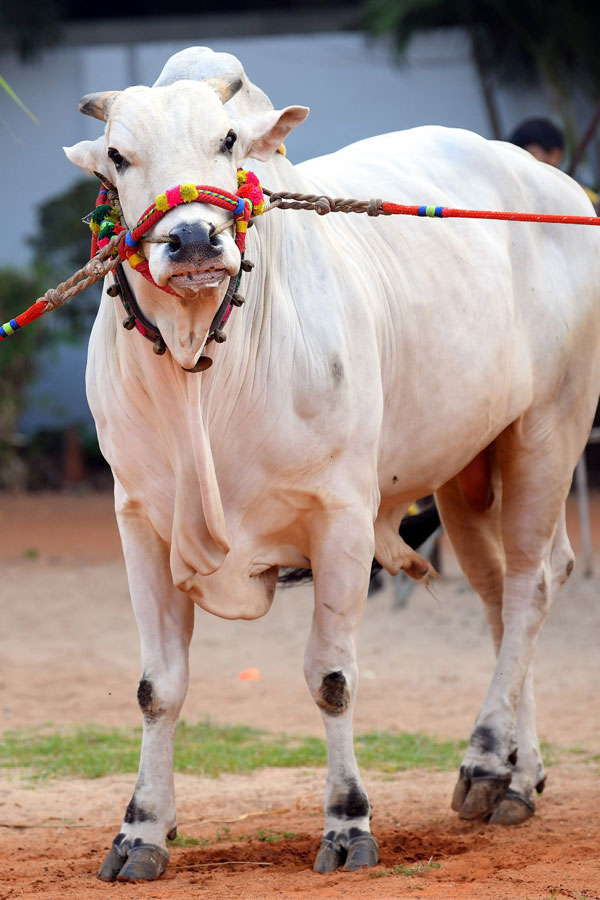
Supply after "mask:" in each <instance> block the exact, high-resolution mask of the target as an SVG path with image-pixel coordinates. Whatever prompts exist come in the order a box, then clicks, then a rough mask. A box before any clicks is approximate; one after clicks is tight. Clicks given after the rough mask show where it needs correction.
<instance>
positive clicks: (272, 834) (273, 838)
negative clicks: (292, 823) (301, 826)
mask: <svg viewBox="0 0 600 900" xmlns="http://www.w3.org/2000/svg"><path fill="white" fill-rule="evenodd" d="M256 837H257V838H258V840H259V841H265V842H266V843H275V842H277V841H285V840H291V838H295V837H298V835H297V834H296V833H295V832H293V831H273V829H272V828H259V829H258V830H257V832H256Z"/></svg>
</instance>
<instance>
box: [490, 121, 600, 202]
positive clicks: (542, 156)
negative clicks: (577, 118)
mask: <svg viewBox="0 0 600 900" xmlns="http://www.w3.org/2000/svg"><path fill="white" fill-rule="evenodd" d="M508 141H509V143H511V144H516V145H517V147H522V148H523V150H527V152H528V153H531V155H532V156H535V158H536V159H539V161H540V162H544V163H547V164H548V165H549V166H555V167H556V168H559V167H560V164H561V163H562V161H563V158H564V155H565V138H564V135H563V133H562V131H561V130H560V128H558V127H557V126H556V125H555V124H554V122H551V121H550V119H526V120H525V121H524V122H521V124H520V125H518V126H517V128H515V130H514V131H513V132H512V134H511V135H510V137H509V138H508ZM581 187H582V188H583V189H584V191H585V192H586V194H587V195H588V197H589V198H590V200H591V201H592V203H593V204H594V207H595V209H596V212H598V204H599V202H600V197H599V195H598V194H597V193H596V192H595V191H593V190H592V189H591V188H589V187H587V186H586V185H585V184H582V185H581Z"/></svg>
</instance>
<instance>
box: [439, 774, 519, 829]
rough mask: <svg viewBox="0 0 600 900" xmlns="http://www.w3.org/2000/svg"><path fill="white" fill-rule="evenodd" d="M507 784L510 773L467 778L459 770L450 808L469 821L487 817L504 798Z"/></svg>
mask: <svg viewBox="0 0 600 900" xmlns="http://www.w3.org/2000/svg"><path fill="white" fill-rule="evenodd" d="M509 784H510V775H508V776H497V775H496V776H494V775H489V776H488V775H485V776H478V777H477V778H468V777H467V775H466V773H464V772H463V771H462V770H461V774H460V777H459V779H458V783H457V785H456V787H455V788H454V795H453V797H452V809H453V810H454V811H455V812H457V813H458V814H459V816H460V818H461V819H466V820H467V821H469V822H471V821H474V820H475V819H488V818H489V817H490V816H491V815H492V813H493V812H494V810H495V809H496V807H498V806H499V805H500V803H501V802H502V800H503V799H504V797H505V795H506V792H507V790H508V785H509Z"/></svg>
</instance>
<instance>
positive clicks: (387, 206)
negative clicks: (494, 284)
mask: <svg viewBox="0 0 600 900" xmlns="http://www.w3.org/2000/svg"><path fill="white" fill-rule="evenodd" d="M427 210H429V212H427ZM433 210H434V211H433ZM381 211H382V212H384V213H387V214H388V215H392V216H426V217H431V218H437V219H499V220H501V221H507V222H548V223H550V224H553V225H600V217H598V216H556V215H542V214H537V213H517V212H492V211H490V210H485V209H452V208H451V207H449V206H402V205H400V204H397V203H382V204H381Z"/></svg>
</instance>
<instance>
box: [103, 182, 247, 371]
mask: <svg viewBox="0 0 600 900" xmlns="http://www.w3.org/2000/svg"><path fill="white" fill-rule="evenodd" d="M237 177H238V190H237V193H236V194H230V193H229V192H228V191H223V190H219V189H218V188H215V187H211V186H208V185H195V184H180V185H178V186H177V187H175V188H171V189H170V190H168V191H165V192H164V194H159V195H158V197H157V198H156V200H155V201H154V203H153V204H152V206H150V207H149V208H148V209H147V210H146V212H145V213H143V215H142V216H141V217H140V219H139V221H138V223H137V225H136V226H135V228H132V229H131V230H130V231H127V229H126V228H125V227H124V226H123V225H121V224H120V222H121V209H120V206H119V205H118V201H114V202H115V205H114V206H112V205H111V204H110V203H109V202H108V189H107V188H106V187H104V186H103V187H102V189H101V190H100V193H99V194H98V199H97V200H96V208H95V210H94V211H93V213H92V214H91V216H90V221H89V224H90V228H91V230H92V249H91V255H92V256H94V255H95V254H96V252H97V251H98V250H101V249H102V248H103V247H105V246H106V245H107V244H108V243H109V241H110V240H111V239H112V237H113V236H114V235H119V234H122V237H121V239H120V241H119V243H118V245H117V248H116V250H115V254H117V255H118V256H120V257H122V258H123V259H126V260H127V262H128V263H129V265H130V266H131V268H132V269H134V271H136V272H139V273H140V275H143V276H144V278H146V279H147V280H148V281H149V282H150V283H151V284H152V285H154V286H155V287H158V288H160V290H161V291H166V292H167V293H169V294H174V295H175V296H178V295H177V294H176V292H175V291H173V290H172V289H171V288H170V287H168V285H160V284H157V283H156V282H155V281H154V279H153V277H152V274H151V273H150V266H149V265H148V260H147V259H146V258H145V256H144V255H143V254H142V252H141V250H140V246H139V245H140V242H141V241H142V240H143V237H144V235H145V234H147V232H148V231H149V230H150V229H151V228H153V227H154V225H156V223H157V222H159V221H160V220H161V219H162V218H163V216H165V215H166V214H167V213H168V212H169V210H171V209H175V207H176V206H181V205H182V204H183V203H210V204H211V205H213V206H219V207H221V209H225V210H229V211H230V212H231V213H232V214H233V220H234V225H235V232H236V234H235V243H236V246H237V248H238V250H239V251H240V255H241V257H242V261H241V265H240V269H239V271H238V272H237V274H236V275H234V276H233V277H232V278H231V279H230V281H229V286H228V288H227V291H226V293H225V297H224V299H223V301H222V303H221V305H220V307H219V309H218V310H217V313H216V315H215V317H214V319H213V321H212V323H211V325H210V328H209V332H208V337H207V340H206V343H207V344H208V343H210V342H211V341H216V342H217V343H222V342H223V341H224V340H225V338H226V336H225V333H224V332H223V330H222V329H223V326H224V325H225V323H226V322H227V320H228V318H229V316H230V314H231V311H232V309H233V307H234V306H241V305H242V304H243V302H244V298H243V297H242V296H240V294H238V293H237V291H238V288H239V286H240V281H241V277H242V271H246V272H248V271H250V270H251V269H252V267H253V264H252V263H249V262H248V261H247V260H244V250H245V246H246V233H247V231H248V223H249V221H250V218H251V217H252V216H258V215H260V214H261V213H262V212H263V211H264V196H263V192H262V188H261V186H260V183H259V180H258V178H257V177H256V175H255V174H254V172H249V171H246V170H245V169H238V173H237ZM114 276H115V282H116V283H115V284H114V285H111V286H110V287H109V288H108V293H109V294H110V295H111V296H120V298H121V302H122V304H123V307H124V308H125V312H126V313H127V317H126V318H125V320H124V321H123V325H124V327H125V328H126V329H127V330H131V329H132V328H136V329H137V330H138V331H139V332H140V334H142V335H143V336H144V337H145V338H147V339H148V340H150V341H152V342H153V344H154V352H155V353H157V354H158V355H162V354H163V353H165V351H166V349H167V348H166V344H165V342H164V340H163V337H162V335H161V333H160V331H159V330H158V328H157V326H156V325H154V324H153V323H151V322H150V321H148V319H146V317H145V316H144V313H143V312H142V310H141V308H140V306H139V304H138V302H137V300H136V298H135V294H134V293H133V291H132V289H131V287H130V286H129V284H128V281H127V278H126V277H125V273H124V272H123V270H122V266H121V265H120V264H119V265H118V266H117V267H116V268H115V269H114ZM211 364H212V359H211V358H210V357H208V356H200V358H199V359H198V361H197V362H196V365H195V366H194V367H193V368H192V369H186V371H190V372H201V371H203V370H204V369H207V368H209V366H210V365H211Z"/></svg>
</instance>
